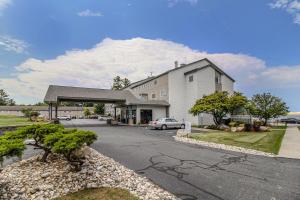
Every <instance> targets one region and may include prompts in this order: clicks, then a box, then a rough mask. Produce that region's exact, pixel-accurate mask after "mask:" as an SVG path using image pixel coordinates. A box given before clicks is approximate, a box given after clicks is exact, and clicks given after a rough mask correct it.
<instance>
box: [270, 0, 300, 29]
mask: <svg viewBox="0 0 300 200" xmlns="http://www.w3.org/2000/svg"><path fill="white" fill-rule="evenodd" d="M269 6H270V7H271V8H272V9H282V10H285V11H286V12H287V13H289V14H290V15H291V16H292V17H293V21H294V23H296V24H299V25H300V1H299V0H274V1H273V3H270V4H269Z"/></svg>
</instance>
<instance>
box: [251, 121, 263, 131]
mask: <svg viewBox="0 0 300 200" xmlns="http://www.w3.org/2000/svg"><path fill="white" fill-rule="evenodd" d="M262 124H263V122H261V121H254V122H253V129H254V131H256V132H258V131H260V126H261V125H262Z"/></svg>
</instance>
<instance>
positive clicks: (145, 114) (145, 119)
mask: <svg viewBox="0 0 300 200" xmlns="http://www.w3.org/2000/svg"><path fill="white" fill-rule="evenodd" d="M150 121H152V110H141V124H148V123H149V122H150Z"/></svg>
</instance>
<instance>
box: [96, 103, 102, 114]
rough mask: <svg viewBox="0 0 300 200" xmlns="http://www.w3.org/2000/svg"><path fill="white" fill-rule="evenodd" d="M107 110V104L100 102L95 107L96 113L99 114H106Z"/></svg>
mask: <svg viewBox="0 0 300 200" xmlns="http://www.w3.org/2000/svg"><path fill="white" fill-rule="evenodd" d="M104 112H105V104H103V103H98V104H96V105H95V107H94V113H95V114H97V115H104Z"/></svg>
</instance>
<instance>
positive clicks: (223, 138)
mask: <svg viewBox="0 0 300 200" xmlns="http://www.w3.org/2000/svg"><path fill="white" fill-rule="evenodd" d="M285 129H286V127H284V126H278V127H273V128H272V129H271V131H270V132H263V133H256V132H245V133H229V132H222V131H216V132H212V133H205V134H193V135H192V136H191V138H194V139H196V140H202V141H207V142H214V143H220V144H227V145H232V146H238V147H244V148H248V149H255V150H259V151H264V152H268V153H274V154H278V152H279V149H280V145H281V141H282V138H283V136H284V133H285Z"/></svg>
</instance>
